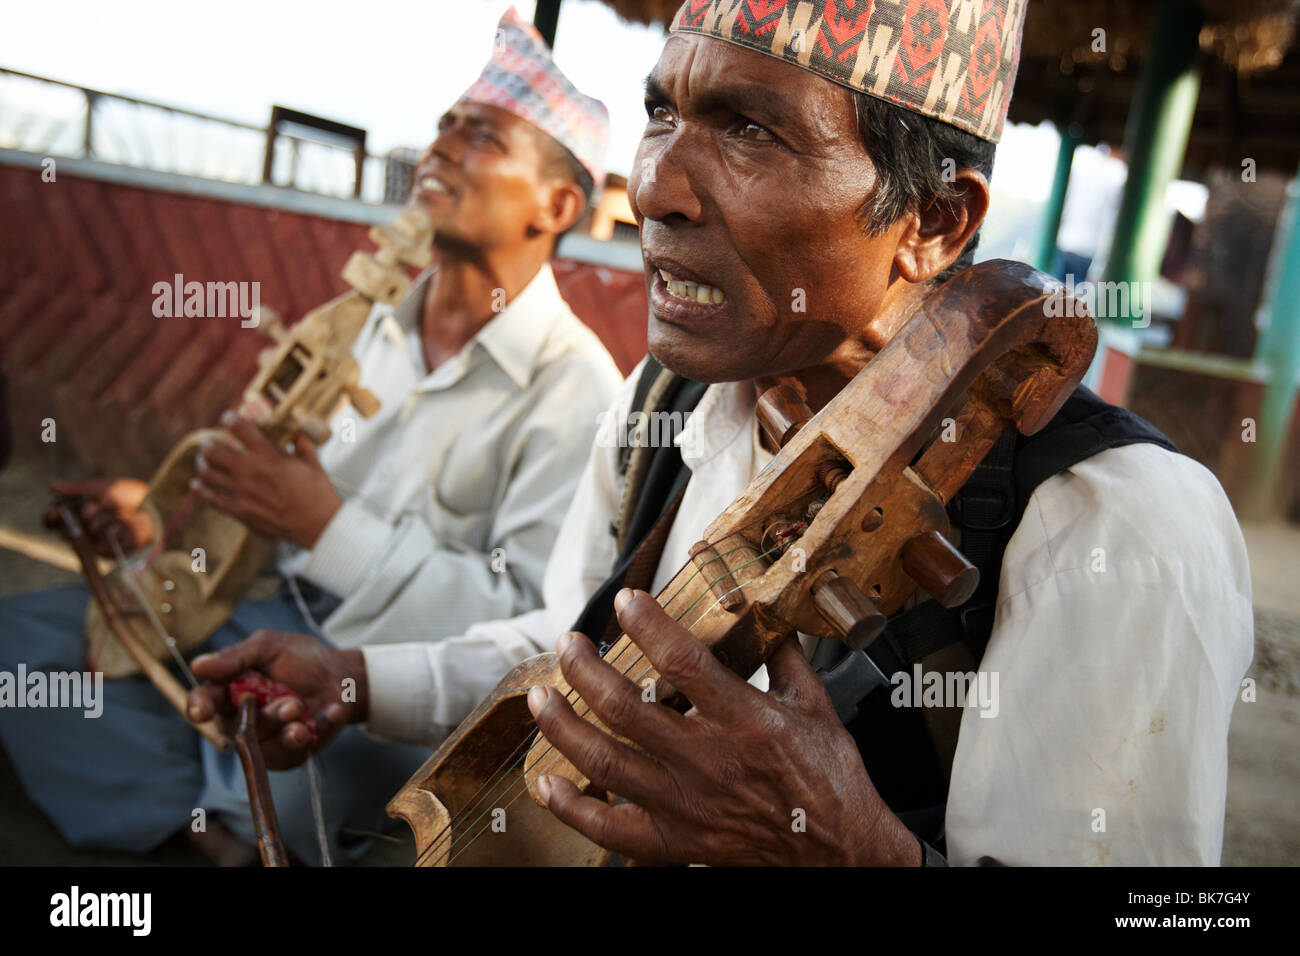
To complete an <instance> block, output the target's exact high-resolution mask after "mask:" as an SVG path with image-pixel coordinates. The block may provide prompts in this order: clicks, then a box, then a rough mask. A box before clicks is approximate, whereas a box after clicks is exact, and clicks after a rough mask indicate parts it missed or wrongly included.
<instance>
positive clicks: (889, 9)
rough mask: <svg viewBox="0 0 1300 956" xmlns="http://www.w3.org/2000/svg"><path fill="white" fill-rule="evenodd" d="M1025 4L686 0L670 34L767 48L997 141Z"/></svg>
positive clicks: (1009, 0)
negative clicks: (688, 34) (694, 35)
mask: <svg viewBox="0 0 1300 956" xmlns="http://www.w3.org/2000/svg"><path fill="white" fill-rule="evenodd" d="M1025 2H1026V0H686V2H685V3H684V4H682V8H681V9H680V10H678V11H677V15H676V16H675V17H674V18H673V23H672V27H671V28H670V32H671V33H674V34H683V33H697V34H700V35H701V36H710V37H715V38H717V39H719V40H726V41H727V42H729V43H735V44H738V45H739V46H743V47H748V48H749V49H751V50H757V51H758V52H759V53H766V54H767V55H768V56H774V57H776V58H777V59H780V60H785V61H786V62H787V63H793V64H794V65H796V66H801V67H803V68H804V69H806V70H811V71H812V72H814V73H817V74H820V75H821V76H824V77H826V78H827V79H828V80H832V81H834V82H836V83H839V84H840V85H841V86H847V87H848V88H849V89H852V90H858V91H859V92H862V93H866V94H868V95H870V96H875V97H878V98H879V99H882V100H887V101H889V102H891V103H895V104H897V105H898V106H901V107H903V108H904V109H909V110H912V111H914V112H917V113H921V114H923V115H925V116H931V117H933V118H935V119H937V120H941V121H942V122H944V123H949V124H951V125H953V126H956V127H958V128H959V129H964V130H966V131H967V132H968V133H973V134H975V135H976V136H978V137H979V138H980V139H986V140H989V141H991V142H994V143H996V142H997V141H998V140H999V139H1001V138H1002V128H1003V126H1004V125H1005V124H1006V119H1007V107H1008V106H1009V105H1010V103H1011V88H1012V86H1014V85H1015V80H1016V68H1017V67H1018V66H1019V65H1020V39H1021V33H1022V31H1023V28H1024V20H1025Z"/></svg>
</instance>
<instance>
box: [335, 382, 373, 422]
mask: <svg viewBox="0 0 1300 956" xmlns="http://www.w3.org/2000/svg"><path fill="white" fill-rule="evenodd" d="M343 391H344V392H346V393H347V396H348V401H349V402H351V403H352V407H353V408H355V409H356V410H357V414H359V415H360V416H361V417H362V418H369V417H370V416H371V415H373V414H374V413H375V412H377V411H379V399H377V398H376V397H375V393H374V392H372V391H371V390H370V389H368V388H363V387H362V386H360V385H345V386H344V388H343Z"/></svg>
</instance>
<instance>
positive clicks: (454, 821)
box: [416, 529, 745, 865]
mask: <svg viewBox="0 0 1300 956" xmlns="http://www.w3.org/2000/svg"><path fill="white" fill-rule="evenodd" d="M733 534H737V535H738V534H739V529H738V530H737V531H735V532H733ZM727 537H731V535H728V536H727ZM725 540H726V538H723V539H720V541H719V543H721V541H725ZM744 547H745V545H744V544H741V545H738V546H737V547H736V548H733V549H731V550H730V551H726V552H724V554H732V553H734V552H735V551H737V550H740V549H741V548H744ZM722 558H723V555H722V554H719V555H717V556H716V557H713V558H710V559H708V560H707V561H705V562H703V564H701V565H699V566H697V567H696V568H695V570H694V572H693V573H692V574H691V575H690V576H689V577H688V578H687V579H686V580H685V581H684V582H682V585H681V586H680V587H679V588H678V589H677V590H676V591H675V592H674V593H673V594H672V596H671V597H669V599H668V601H666V602H665V610H666V609H667V606H668V605H670V604H671V603H672V602H673V601H674V600H675V599H676V598H677V596H678V595H680V594H681V593H682V591H684V590H685V589H686V588H687V587H689V586H690V585H691V584H692V583H693V582H694V581H695V580H696V579H697V578H699V577H701V576H702V575H703V574H704V573H705V570H704V569H705V568H706V567H707V566H708V565H710V564H713V563H714V562H717V561H721V560H722ZM728 574H730V572H729V571H728V572H726V573H724V574H723V575H722V576H721V577H720V578H719V579H718V580H722V579H723V578H725V577H727V575H728ZM710 586H712V584H710ZM692 606H694V604H692ZM629 646H631V645H629ZM626 651H627V648H624V649H623V650H622V651H620V652H619V657H621V656H622V655H623V654H624V653H626ZM611 663H612V664H614V666H617V660H616V661H613V662H611ZM635 664H636V661H635V660H633V661H632V662H631V663H630V664H629V665H628V667H627V668H626V669H624V670H623V671H620V673H621V674H623V675H626V673H627V671H628V670H630V669H631V668H632V667H633V666H635ZM571 695H572V696H571ZM565 699H566V700H568V701H569V703H570V705H573V704H575V703H577V702H578V701H579V700H580V697H579V696H578V694H577V691H575V690H572V689H570V691H569V693H568V694H566V695H565ZM536 733H537V732H536V729H535V728H534V729H532V730H529V731H528V733H527V734H526V735H525V737H524V739H523V740H522V741H521V742H520V743H519V744H518V745H517V746H516V747H515V748H514V750H512V751H511V754H510V756H509V757H507V758H506V760H505V762H504V763H503V764H502V765H500V766H499V767H497V768H496V769H495V770H493V771H492V773H491V774H490V775H489V777H488V780H487V781H486V782H485V783H484V784H483V786H481V787H480V788H479V790H478V792H477V793H476V794H475V795H474V797H473V798H471V801H470V803H469V804H467V805H466V806H465V807H464V808H463V809H462V810H461V811H460V812H458V813H457V814H455V815H454V816H453V817H452V818H451V819H450V820H449V821H448V822H447V824H446V825H445V826H444V827H443V828H442V830H440V831H439V832H438V833H437V834H436V835H435V836H434V838H433V839H432V840H431V841H430V842H429V845H428V846H427V847H426V848H425V850H424V851H423V852H422V853H421V854H420V857H419V858H418V859H417V861H416V862H417V865H418V864H419V863H420V862H421V861H422V860H423V859H424V858H425V857H426V856H427V855H428V854H429V853H431V852H432V851H433V850H434V848H435V847H436V846H437V845H438V843H439V841H441V840H442V837H443V836H444V834H446V833H447V832H448V831H449V830H451V829H452V827H458V828H459V827H460V826H461V824H462V823H463V822H464V819H465V817H466V816H468V815H470V814H471V813H473V812H474V811H475V810H478V809H479V808H480V807H482V806H483V805H484V802H485V801H487V796H488V795H487V794H485V793H484V791H486V790H489V789H491V788H492V787H494V786H495V783H496V782H499V781H500V780H502V779H505V778H506V777H507V775H508V774H509V773H510V771H511V770H513V769H514V768H515V767H516V766H517V765H518V763H519V760H518V759H516V757H517V756H518V755H519V754H520V751H521V750H522V749H523V748H524V747H525V746H526V745H528V744H529V743H530V742H531V741H532V740H533V739H534V738H535V736H536ZM524 757H525V758H526V752H525V754H524ZM538 759H541V758H540V757H539V758H538ZM524 769H525V772H526V771H527V770H528V769H530V767H526V768H524ZM510 786H511V785H510V783H509V782H507V784H506V788H505V790H504V791H502V793H500V794H496V796H501V795H503V794H504V793H507V792H509V789H510ZM490 804H491V802H490V801H488V806H487V808H486V809H483V810H481V812H479V813H478V815H477V816H476V817H475V818H474V819H473V820H472V821H470V823H469V826H471V827H472V826H473V825H474V824H475V823H477V822H478V820H480V819H482V817H483V816H484V815H485V814H486V813H487V812H488V811H489V810H490V809H491V805H490ZM468 835H469V834H467V836H468ZM475 836H477V834H475ZM452 842H453V843H454V842H455V841H454V840H453V841H452ZM448 852H450V849H449V851H448Z"/></svg>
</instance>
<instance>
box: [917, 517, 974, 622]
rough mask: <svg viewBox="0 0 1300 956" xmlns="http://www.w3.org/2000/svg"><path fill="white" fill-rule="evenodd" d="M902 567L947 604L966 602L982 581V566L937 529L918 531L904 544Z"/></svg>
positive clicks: (939, 600)
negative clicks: (953, 544) (980, 569)
mask: <svg viewBox="0 0 1300 956" xmlns="http://www.w3.org/2000/svg"><path fill="white" fill-rule="evenodd" d="M903 570H904V571H905V572H907V576H908V577H909V578H911V579H912V580H913V581H915V582H916V583H917V584H918V585H920V586H921V587H922V588H924V589H925V591H926V592H927V593H928V594H930V595H931V596H932V597H933V598H934V599H935V600H936V601H938V602H939V603H940V604H942V605H943V606H944V607H958V606H959V605H962V604H965V603H966V602H967V601H969V600H970V598H971V595H972V594H974V593H975V588H977V587H978V586H979V583H980V573H979V569H977V568H976V567H975V565H973V564H971V563H970V562H969V561H967V560H966V556H965V555H964V554H962V553H961V552H960V551H958V550H957V549H956V548H954V547H953V546H952V545H951V544H950V543H949V542H948V539H947V538H945V537H944V536H943V535H941V534H940V533H939V532H938V531H926V532H925V533H924V534H918V535H916V537H914V538H911V539H909V540H908V542H907V543H906V544H905V545H903Z"/></svg>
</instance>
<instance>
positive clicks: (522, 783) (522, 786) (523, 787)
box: [447, 548, 781, 866]
mask: <svg viewBox="0 0 1300 956" xmlns="http://www.w3.org/2000/svg"><path fill="white" fill-rule="evenodd" d="M772 550H773V551H779V550H781V549H780V548H773V549H772ZM762 557H763V555H760V556H758V557H757V558H755V559H754V560H756V561H757V560H761V558H762ZM748 563H749V564H752V563H753V562H752V561H751V562H748ZM746 566H747V565H746ZM737 570H739V568H737ZM748 583H749V582H746V584H748ZM744 587H745V584H738V585H736V586H735V587H734V588H731V589H730V590H728V591H726V592H724V593H723V594H722V595H720V596H719V597H717V598H716V599H715V600H714V602H713V603H712V604H711V605H709V607H708V608H706V609H705V611H704V613H703V614H702V615H701V616H700V617H699V618H698V619H697V620H696V622H695V624H696V625H698V624H699V623H700V622H701V621H703V620H704V618H705V617H707V616H708V615H709V614H710V613H711V612H712V611H713V608H715V607H718V606H719V605H721V603H722V601H723V599H724V598H726V597H727V596H728V595H730V594H734V593H735V592H737V591H740V590H742V589H743V588H744ZM692 606H694V605H692ZM679 621H680V619H679ZM692 627H694V625H692ZM629 648H635V645H629ZM642 660H645V655H644V654H637V655H636V657H635V658H634V659H633V661H632V663H631V664H630V665H628V667H627V669H626V670H624V671H620V673H621V674H623V675H624V676H626V675H627V673H628V671H630V670H631V669H632V668H633V667H635V666H636V665H637V664H638V663H639V662H641V661H642ZM652 670H654V665H653V664H648V666H647V667H646V669H645V670H644V671H642V672H641V676H642V678H644V677H645V676H646V675H647V674H649V673H650V671H652ZM629 679H630V680H632V682H633V683H640V679H639V678H629ZM574 710H575V712H576V710H577V708H576V707H575V708H574ZM590 712H591V708H590V707H587V709H586V710H585V711H583V713H581V714H578V716H579V717H580V718H584V717H585V716H586V715H587V714H589V713H590ZM533 735H534V736H536V731H534V732H533ZM553 749H554V745H553V744H551V743H550V742H549V741H548V742H547V745H546V748H545V749H544V750H543V751H542V752H541V753H540V754H538V756H537V759H535V760H534V761H533V762H532V763H531V764H529V765H528V766H526V767H524V768H523V770H522V771H521V773H520V778H519V781H517V782H516V785H518V790H517V792H516V793H515V794H514V796H512V797H511V798H510V799H509V801H507V803H506V804H505V806H504V807H503V808H502V809H504V810H509V809H510V807H512V806H513V805H514V804H515V802H516V801H517V800H518V799H519V798H520V797H522V796H524V794H526V793H527V792H528V778H527V773H528V771H529V770H531V769H532V768H533V767H535V766H537V764H538V763H540V762H541V761H542V760H544V759H545V758H546V756H547V755H548V754H549V753H550V752H551V751H552V750H553ZM521 762H522V761H516V763H521ZM512 786H515V785H512ZM510 789H511V787H510V786H507V788H506V790H505V793H509V792H510ZM502 795H503V796H504V793H503V794H502ZM481 817H482V814H480V817H479V819H481ZM477 822H478V820H477V819H476V820H474V821H471V822H470V824H469V826H471V827H472V826H473V825H474V823H477ZM490 829H491V827H490V825H489V826H485V827H483V828H482V829H480V830H478V831H477V832H473V833H467V834H466V836H465V838H463V839H462V841H461V846H460V849H459V850H455V852H452V849H453V848H454V846H455V842H456V841H455V838H454V837H453V839H452V840H451V844H450V845H449V847H448V852H449V853H450V854H451V855H450V856H449V858H448V859H447V865H448V866H451V865H452V864H453V863H455V862H456V859H457V858H458V857H460V856H461V855H463V854H464V853H465V852H466V851H467V850H469V848H470V845H471V844H473V843H474V841H476V840H477V839H478V838H479V837H481V836H482V835H483V834H484V833H486V832H488V830H490Z"/></svg>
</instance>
